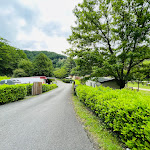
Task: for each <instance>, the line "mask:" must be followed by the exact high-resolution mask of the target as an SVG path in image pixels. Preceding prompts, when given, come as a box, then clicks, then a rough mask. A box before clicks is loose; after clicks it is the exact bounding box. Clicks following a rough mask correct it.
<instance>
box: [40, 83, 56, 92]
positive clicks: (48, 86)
mask: <svg viewBox="0 0 150 150" xmlns="http://www.w3.org/2000/svg"><path fill="white" fill-rule="evenodd" d="M57 87H58V86H57V85H56V84H42V93H44V92H47V91H50V90H52V89H55V88H57Z"/></svg>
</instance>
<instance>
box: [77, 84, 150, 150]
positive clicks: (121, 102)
mask: <svg viewBox="0 0 150 150" xmlns="http://www.w3.org/2000/svg"><path fill="white" fill-rule="evenodd" d="M76 92H77V96H78V97H79V99H80V100H81V101H82V102H84V103H85V105H86V106H87V107H89V108H90V109H91V110H93V111H94V112H95V113H96V114H97V115H98V116H99V118H100V119H101V120H102V121H103V122H104V123H105V125H106V127H107V128H109V129H111V130H113V131H114V132H116V133H117V134H118V135H119V136H120V138H121V140H122V141H123V142H124V143H125V144H126V145H127V146H128V147H129V148H132V149H139V150H142V149H150V144H149V143H150V97H149V96H144V95H142V94H141V93H138V92H137V91H132V90H128V89H122V90H113V89H111V88H104V87H96V88H93V87H88V86H85V85H84V86H83V85H80V86H78V87H77V89H76Z"/></svg>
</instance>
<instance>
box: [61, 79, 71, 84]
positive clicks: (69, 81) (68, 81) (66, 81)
mask: <svg viewBox="0 0 150 150" xmlns="http://www.w3.org/2000/svg"><path fill="white" fill-rule="evenodd" d="M62 81H63V82H65V83H71V82H72V80H70V79H62Z"/></svg>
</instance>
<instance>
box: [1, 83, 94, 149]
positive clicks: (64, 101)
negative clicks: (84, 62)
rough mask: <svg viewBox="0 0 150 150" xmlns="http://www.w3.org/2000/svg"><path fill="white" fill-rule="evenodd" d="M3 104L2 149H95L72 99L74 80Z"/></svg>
mask: <svg viewBox="0 0 150 150" xmlns="http://www.w3.org/2000/svg"><path fill="white" fill-rule="evenodd" d="M58 85H59V87H58V88H57V89H54V90H52V91H50V92H47V93H44V94H41V95H39V96H36V97H33V98H29V99H25V100H22V101H17V102H13V103H9V104H5V105H1V106H0V150H94V148H93V144H92V143H91V142H90V140H89V139H88V137H87V134H86V132H85V131H84V129H83V127H82V125H81V124H80V123H79V122H78V120H77V119H76V116H75V112H74V110H73V105H72V101H71V88H72V85H71V84H65V83H62V82H60V81H58Z"/></svg>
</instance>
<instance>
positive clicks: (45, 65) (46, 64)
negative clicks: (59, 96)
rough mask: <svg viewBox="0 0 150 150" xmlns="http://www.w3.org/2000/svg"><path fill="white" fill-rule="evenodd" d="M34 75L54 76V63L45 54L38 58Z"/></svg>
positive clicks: (35, 62) (34, 64) (35, 61)
mask: <svg viewBox="0 0 150 150" xmlns="http://www.w3.org/2000/svg"><path fill="white" fill-rule="evenodd" d="M33 66H34V71H33V72H34V73H33V74H34V75H35V76H48V77H50V76H52V72H53V64H52V61H51V60H50V59H49V58H48V57H47V56H46V55H45V54H43V53H40V54H39V55H37V56H36V58H35V60H34V62H33Z"/></svg>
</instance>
